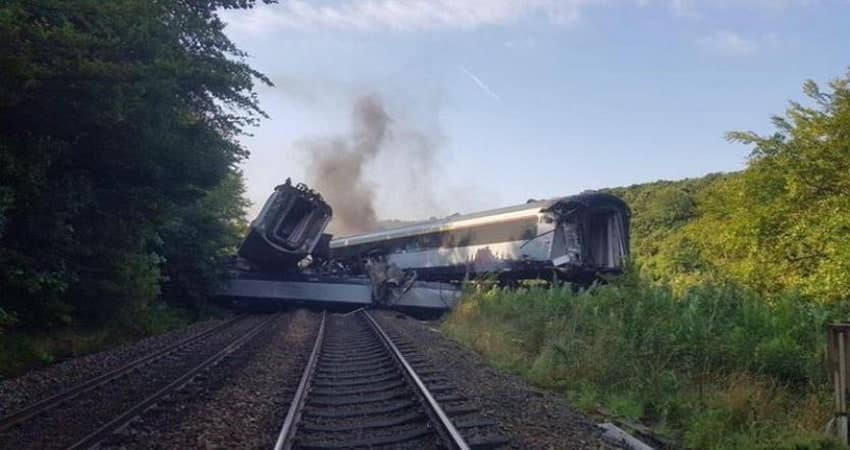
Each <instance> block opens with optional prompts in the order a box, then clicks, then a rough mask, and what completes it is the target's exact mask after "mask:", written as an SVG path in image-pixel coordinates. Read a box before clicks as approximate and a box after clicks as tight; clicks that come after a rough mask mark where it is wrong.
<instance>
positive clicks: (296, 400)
mask: <svg viewBox="0 0 850 450" xmlns="http://www.w3.org/2000/svg"><path fill="white" fill-rule="evenodd" d="M326 317H327V312H325V311H322V322H321V323H320V324H319V331H318V333H317V334H316V341H315V343H314V344H313V350H312V351H311V352H310V358H309V359H308V360H307V367H305V368H304V373H303V374H302V375H301V381H300V382H299V383H298V389H297V390H296V391H295V395H293V396H292V402H291V403H290V405H289V411H288V412H287V413H286V419H284V421H283V426H281V427H280V433H279V434H278V437H277V442H275V444H274V449H275V450H287V449H290V448H292V438H293V437H294V436H295V430H296V429H297V425H298V421H299V419H301V411H302V410H303V409H304V403H305V402H306V401H307V391H308V390H309V386H310V381H311V380H312V378H313V374H314V373H315V372H316V365H317V363H318V362H319V352H320V351H321V349H322V343H323V342H324V340H325V318H326Z"/></svg>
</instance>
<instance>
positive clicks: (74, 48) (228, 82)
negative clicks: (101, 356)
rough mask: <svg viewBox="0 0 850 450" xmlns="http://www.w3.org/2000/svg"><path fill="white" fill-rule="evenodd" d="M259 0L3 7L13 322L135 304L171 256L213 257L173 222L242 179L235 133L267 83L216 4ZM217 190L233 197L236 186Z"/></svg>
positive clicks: (7, 279)
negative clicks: (258, 86) (257, 88)
mask: <svg viewBox="0 0 850 450" xmlns="http://www.w3.org/2000/svg"><path fill="white" fill-rule="evenodd" d="M254 3H255V2H254V1H253V0H207V1H201V0H178V1H166V0H114V1H109V2H103V1H100V0H77V1H73V2H68V1H63V0H26V1H25V0H10V1H7V2H4V3H3V5H2V6H0V42H2V44H0V67H3V70H2V72H0V287H2V296H0V307H2V308H3V309H5V310H6V311H7V312H8V313H10V314H13V315H14V316H15V317H17V318H18V319H19V320H20V323H21V325H23V326H27V327H36V326H41V327H49V326H53V325H56V324H62V323H68V322H70V321H71V320H73V319H75V318H77V319H80V318H82V319H88V318H96V319H100V320H107V319H109V318H111V317H115V316H116V315H117V314H119V313H120V312H121V311H138V310H143V309H145V308H147V307H148V306H149V305H150V304H151V303H152V302H154V301H155V299H156V298H157V296H158V295H159V293H160V290H161V285H162V282H163V280H164V278H163V272H162V270H166V272H168V271H169V270H170V269H169V268H168V266H167V260H166V259H165V258H164V255H165V253H166V252H167V253H168V254H169V255H170V257H171V258H173V259H175V260H179V259H180V257H182V258H184V260H183V263H182V265H183V266H187V267H189V266H193V265H195V266H198V267H200V265H198V264H195V263H192V262H189V261H191V260H192V258H206V257H208V256H209V254H208V253H206V252H202V253H201V254H194V253H192V249H191V248H189V246H187V242H186V241H185V240H182V236H181V234H180V233H177V234H171V233H170V231H171V229H172V227H173V225H174V223H175V222H180V221H184V220H185V219H186V217H187V215H191V213H190V212H191V211H192V210H193V209H195V208H197V205H198V204H199V202H202V201H204V200H203V199H205V198H209V197H210V196H211V195H215V194H210V192H211V191H215V190H217V189H222V188H221V186H222V185H223V184H226V183H228V182H230V181H228V180H232V179H233V178H234V177H238V174H237V172H236V164H237V163H238V162H239V161H241V160H242V159H243V158H245V157H246V156H247V154H248V153H247V151H246V150H245V149H244V148H243V147H241V146H240V145H239V143H238V142H237V141H236V138H237V137H238V136H239V135H240V134H241V133H243V132H244V130H245V128H246V127H248V126H251V125H253V124H255V123H256V121H257V120H258V119H260V118H262V117H264V116H265V114H264V113H263V111H262V110H261V109H260V107H259V105H258V101H257V97H256V94H255V93H254V91H253V88H254V83H255V82H256V81H259V82H263V83H270V82H269V80H268V79H267V78H266V77H265V76H263V75H262V74H260V73H259V72H257V71H255V70H253V69H251V68H250V67H249V66H248V65H247V64H246V63H245V62H244V56H245V55H244V53H242V52H241V51H240V50H239V49H237V48H236V47H235V45H234V44H233V43H232V42H231V41H230V40H229V39H228V38H227V36H226V35H225V34H224V33H223V29H224V24H223V23H222V22H221V20H220V19H219V18H218V16H217V14H216V11H217V10H219V9H222V8H224V9H231V8H250V7H251V6H253V4H254ZM222 195H224V197H221V198H219V199H218V201H219V203H220V204H221V205H220V206H221V207H224V206H222V205H223V204H226V203H227V204H230V205H235V206H234V207H236V208H238V207H239V205H242V204H243V203H242V202H243V200H242V199H241V197H240V195H241V192H240V191H239V190H238V189H230V190H229V191H227V194H222ZM225 197H226V198H225ZM193 220H194V222H193V225H192V226H194V227H196V228H200V227H203V226H207V225H209V226H211V227H213V228H215V227H216V226H220V225H221V223H220V221H225V222H227V223H230V221H232V220H234V219H233V217H230V216H227V215H221V214H219V215H214V214H210V215H206V216H203V217H198V218H195V219H193ZM204 221H206V222H204ZM225 229H226V226H224V227H223V228H219V230H220V231H223V230H225ZM214 240H215V239H214ZM225 241H227V239H226V238H222V239H219V240H218V241H216V242H219V243H221V244H222V245H224V242H225ZM227 245H230V244H227ZM176 255H179V256H180V257H178V256H176ZM163 263H165V264H166V266H165V267H164V266H163ZM205 264H206V262H205ZM203 267H205V268H208V266H207V265H205V266H203ZM204 270H206V269H204ZM168 276H169V277H170V278H171V279H174V273H173V271H172V272H171V273H169V275H168Z"/></svg>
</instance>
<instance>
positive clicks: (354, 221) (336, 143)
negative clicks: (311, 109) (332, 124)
mask: <svg viewBox="0 0 850 450" xmlns="http://www.w3.org/2000/svg"><path fill="white" fill-rule="evenodd" d="M351 121H352V123H351V127H352V129H351V132H350V135H349V136H341V137H335V138H325V139H311V140H308V141H302V142H300V143H299V146H301V147H302V148H304V149H305V150H307V152H309V155H310V162H309V165H308V167H307V176H308V178H309V180H308V183H309V184H310V185H311V186H312V187H313V188H314V189H315V190H317V191H319V192H320V193H321V194H322V196H323V197H324V198H325V200H327V202H328V203H330V205H331V207H332V208H333V221H332V223H331V227H330V231H331V232H332V233H334V234H337V235H347V234H354V233H362V232H365V231H369V230H374V229H375V228H377V223H378V218H377V213H376V212H375V191H374V188H373V187H372V185H370V183H369V182H368V181H367V180H366V179H365V176H364V169H365V167H366V165H367V164H369V163H370V162H371V161H373V160H374V159H375V158H376V157H377V156H378V154H379V153H380V152H381V149H382V147H384V144H385V141H386V139H387V128H388V126H389V123H390V118H389V115H387V113H386V111H385V109H384V105H383V103H382V102H381V99H380V98H379V97H377V96H375V95H369V96H366V97H362V98H360V99H359V100H357V102H356V103H355V105H354V109H353V111H352V116H351Z"/></svg>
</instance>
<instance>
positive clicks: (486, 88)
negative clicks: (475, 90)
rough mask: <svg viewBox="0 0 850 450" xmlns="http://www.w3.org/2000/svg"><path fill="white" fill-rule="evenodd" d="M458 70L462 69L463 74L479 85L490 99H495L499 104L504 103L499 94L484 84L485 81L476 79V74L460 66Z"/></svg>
mask: <svg viewBox="0 0 850 450" xmlns="http://www.w3.org/2000/svg"><path fill="white" fill-rule="evenodd" d="M457 68H458V69H460V71H461V72H463V73H464V74H466V76H468V77H469V79H470V80H472V82H473V83H475V84H476V85H478V87H479V88H481V90H482V91H484V93H485V94H487V95H489V96H490V97H493V99H495V100H496V101H497V102H499V103H502V98H501V97H499V94H497V93H495V92H493V90H492V89H490V88H489V87H488V86H487V85H486V84H484V82H483V81H481V78H478V77H476V76H475V74H474V73H472V72H470V71H468V70H466V67H463V66H458V67H457Z"/></svg>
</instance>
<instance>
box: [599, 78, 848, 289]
mask: <svg viewBox="0 0 850 450" xmlns="http://www.w3.org/2000/svg"><path fill="white" fill-rule="evenodd" d="M803 92H804V93H805V95H806V97H807V101H806V103H800V102H795V101H792V102H791V103H790V105H789V107H788V110H787V111H786V113H785V114H784V115H783V116H775V117H773V118H772V122H773V124H774V126H775V128H776V130H775V132H774V133H772V134H770V135H767V136H762V135H759V134H757V133H754V132H731V133H729V134H728V135H727V137H728V139H729V140H731V141H734V142H740V143H744V144H747V145H751V146H752V152H751V154H750V159H749V162H748V164H747V167H746V169H745V170H743V171H741V172H738V173H731V174H724V175H709V176H707V177H704V178H701V179H695V180H684V181H679V182H658V183H651V184H646V185H638V186H632V187H629V188H620V189H615V190H614V192H616V193H618V194H620V195H622V196H624V197H625V198H626V200H627V201H629V203H631V204H632V207H633V210H634V211H635V217H634V221H633V224H634V229H635V246H634V248H633V253H634V255H635V258H636V259H637V260H638V261H639V262H640V263H641V264H642V265H643V266H644V268H645V269H646V270H645V272H646V273H647V274H649V275H650V276H651V277H653V278H655V279H659V280H661V279H663V280H666V281H672V282H673V283H674V284H678V285H680V286H687V285H693V284H695V283H697V282H700V281H706V280H711V281H720V280H731V281H735V282H739V283H741V284H743V285H746V286H749V287H752V288H754V289H756V290H758V291H761V292H764V293H766V294H778V293H780V292H783V291H788V290H793V291H798V292H801V293H803V294H806V295H807V296H809V297H811V298H813V299H817V300H818V301H824V302H833V301H838V300H846V299H848V298H850V294H848V292H850V73H848V74H847V75H845V76H844V77H842V78H839V79H837V80H835V81H833V82H831V83H829V88H828V90H827V91H824V90H822V89H821V88H820V87H819V86H818V85H817V84H815V83H814V82H812V81H808V82H806V83H805V84H804V86H803Z"/></svg>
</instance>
